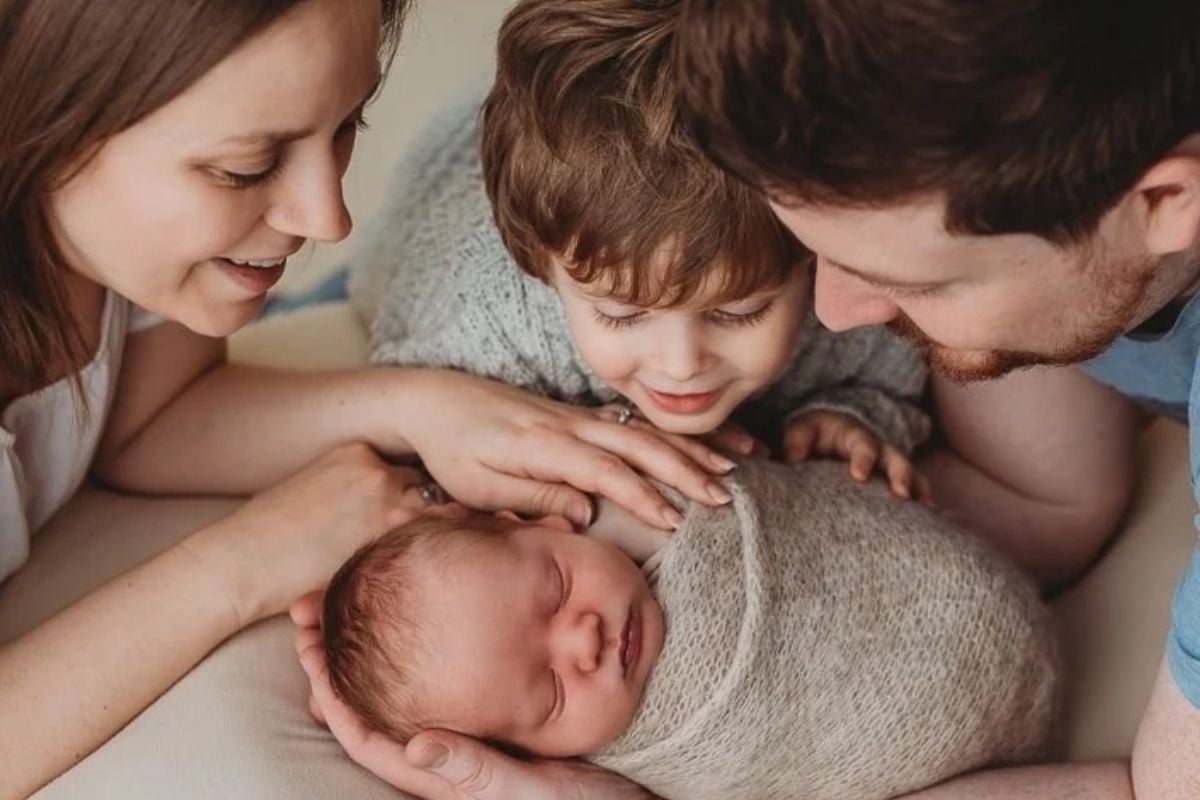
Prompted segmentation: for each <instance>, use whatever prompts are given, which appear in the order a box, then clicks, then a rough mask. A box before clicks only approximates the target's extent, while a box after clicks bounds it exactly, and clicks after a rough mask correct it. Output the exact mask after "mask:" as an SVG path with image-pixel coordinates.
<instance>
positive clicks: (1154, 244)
mask: <svg viewBox="0 0 1200 800" xmlns="http://www.w3.org/2000/svg"><path fill="white" fill-rule="evenodd" d="M1134 194H1135V200H1136V202H1137V203H1138V204H1139V210H1140V213H1142V214H1143V215H1144V230H1145V235H1146V248H1147V250H1148V252H1149V253H1150V254H1151V255H1156V256H1166V255H1170V254H1171V253H1179V252H1183V251H1185V250H1190V249H1191V248H1192V247H1194V246H1195V244H1196V241H1197V239H1200V149H1197V148H1196V147H1193V148H1191V149H1190V150H1180V151H1176V152H1174V153H1172V154H1171V155H1169V156H1167V157H1166V158H1164V159H1163V160H1162V161H1159V162H1158V163H1157V164H1155V165H1154V166H1153V167H1151V168H1150V169H1149V170H1148V171H1147V172H1146V174H1145V175H1143V176H1142V179H1141V180H1140V181H1138V183H1137V186H1135V187H1134Z"/></svg>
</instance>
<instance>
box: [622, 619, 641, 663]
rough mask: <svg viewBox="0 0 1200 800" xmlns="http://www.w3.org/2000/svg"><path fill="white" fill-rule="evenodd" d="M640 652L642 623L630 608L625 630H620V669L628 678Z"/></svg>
mask: <svg viewBox="0 0 1200 800" xmlns="http://www.w3.org/2000/svg"><path fill="white" fill-rule="evenodd" d="M641 652H642V623H641V620H639V619H638V618H637V615H636V614H635V613H634V611H633V609H632V608H631V609H630V610H629V618H628V619H627V620H625V630H623V631H621V670H622V674H624V675H625V677H627V678H628V677H629V674H630V673H631V672H632V671H633V667H634V666H635V665H636V664H637V660H638V656H639V655H641Z"/></svg>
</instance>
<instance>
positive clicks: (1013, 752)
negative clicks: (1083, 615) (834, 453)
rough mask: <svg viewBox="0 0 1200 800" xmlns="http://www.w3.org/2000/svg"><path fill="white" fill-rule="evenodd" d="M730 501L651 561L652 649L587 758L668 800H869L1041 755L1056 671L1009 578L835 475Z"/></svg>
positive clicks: (1045, 621) (1002, 567)
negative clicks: (641, 682)
mask: <svg viewBox="0 0 1200 800" xmlns="http://www.w3.org/2000/svg"><path fill="white" fill-rule="evenodd" d="M730 489H731V491H732V493H733V495H734V502H733V503H732V505H731V506H728V507H725V508H723V509H720V510H715V511H714V510H709V509H703V508H700V507H698V506H696V505H693V506H691V507H690V508H689V509H688V510H687V512H686V514H685V521H684V524H683V526H682V528H680V529H679V530H678V531H677V532H676V533H675V534H673V535H672V537H671V540H670V542H669V544H668V545H667V546H666V548H664V550H663V551H661V552H660V553H659V554H658V555H656V556H655V557H654V558H653V559H652V560H651V561H650V562H648V563H647V565H646V570H647V573H648V575H649V577H650V580H651V583H652V585H653V586H654V589H655V593H656V595H657V596H658V598H659V601H660V602H661V604H662V606H663V609H664V612H665V615H666V625H667V631H666V639H665V643H664V647H663V650H662V653H661V655H660V658H659V661H658V663H657V665H656V666H655V668H654V671H653V672H652V674H651V677H650V681H649V683H648V685H647V690H646V694H645V697H644V700H643V703H642V705H641V707H640V708H639V711H638V714H637V716H636V718H635V719H634V721H633V723H632V725H631V726H630V728H629V729H628V730H627V731H626V732H625V733H624V734H623V735H622V736H621V738H620V739H619V740H617V741H616V742H614V743H613V744H612V745H610V746H609V747H608V748H606V750H605V751H604V752H603V753H601V754H599V755H596V756H593V757H592V758H591V759H590V760H592V761H594V762H595V763H596V764H599V765H601V766H603V767H606V768H608V769H611V770H614V771H616V772H619V773H621V774H623V775H626V776H627V777H629V778H631V779H633V780H635V781H637V782H638V783H641V784H642V785H644V786H646V787H647V788H648V789H650V790H651V791H653V792H655V793H656V794H658V795H660V796H662V797H664V798H667V800H709V799H711V800H728V799H729V798H772V800H790V799H791V798H794V799H795V800H884V798H891V797H894V796H896V795H900V794H905V793H908V792H911V791H915V790H917V789H920V788H923V787H926V786H930V785H932V784H935V783H938V782H940V781H942V780H945V779H946V778H949V777H951V776H953V775H957V774H960V773H962V772H966V771H970V770H973V769H976V768H979V767H983V766H986V765H992V764H1007V763H1015V762H1022V761H1028V760H1032V759H1035V758H1036V757H1038V756H1039V755H1040V754H1041V753H1042V751H1043V748H1044V747H1045V746H1046V745H1047V740H1048V737H1049V732H1050V728H1051V723H1052V720H1053V717H1054V716H1055V710H1056V706H1057V677H1058V659H1057V656H1056V649H1055V640H1054V637H1053V632H1052V628H1051V624H1050V619H1049V614H1048V611H1047V609H1046V608H1045V606H1044V605H1043V604H1042V603H1041V601H1040V600H1039V597H1038V595H1037V592H1036V591H1035V590H1034V588H1033V586H1032V585H1031V584H1030V582H1029V581H1028V580H1027V579H1026V578H1024V577H1023V576H1022V575H1021V573H1019V572H1018V571H1017V569H1016V568H1015V567H1013V566H1011V565H1010V564H1009V563H1007V562H1006V561H1005V560H1003V559H1002V558H1000V557H999V556H998V555H996V554H994V553H993V552H992V551H991V550H989V549H988V548H987V547H986V546H985V545H984V543H983V542H981V541H980V540H978V539H976V538H974V537H972V536H970V535H968V534H965V533H963V532H962V531H961V530H958V529H956V528H955V527H954V526H953V525H951V524H950V523H948V522H947V521H945V520H944V519H943V518H941V517H940V516H939V515H937V514H936V513H934V512H931V511H929V510H928V509H926V508H924V507H922V506H920V505H918V504H916V503H911V502H902V501H899V500H896V499H895V498H893V497H891V496H890V495H889V494H888V492H887V490H886V488H884V487H883V486H882V485H879V484H868V485H861V484H856V483H854V482H852V481H850V480H849V479H848V478H847V476H846V475H845V466H844V465H842V464H831V463H828V462H817V463H812V464H809V465H805V466H801V467H800V468H798V469H795V468H789V467H785V466H782V465H779V464H774V463H767V462H752V463H746V464H744V465H743V466H741V467H740V468H739V470H738V471H737V472H736V473H735V478H734V479H733V480H731V481H730Z"/></svg>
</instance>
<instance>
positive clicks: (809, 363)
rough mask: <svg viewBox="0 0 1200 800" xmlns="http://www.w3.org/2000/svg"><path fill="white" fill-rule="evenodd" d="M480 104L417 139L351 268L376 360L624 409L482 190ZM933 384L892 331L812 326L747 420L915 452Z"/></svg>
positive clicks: (460, 109) (450, 115)
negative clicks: (500, 226)
mask: <svg viewBox="0 0 1200 800" xmlns="http://www.w3.org/2000/svg"><path fill="white" fill-rule="evenodd" d="M478 104H479V98H477V97H474V98H472V99H471V100H470V101H468V102H466V103H465V104H462V105H459V106H456V107H454V108H452V109H450V110H449V111H447V112H444V113H443V114H442V115H440V116H439V117H438V118H437V119H436V120H435V121H434V123H433V124H432V125H431V126H430V127H429V129H428V130H426V131H425V133H424V134H422V135H421V136H419V138H418V141H417V144H416V145H415V147H414V148H413V150H412V151H411V152H410V153H409V154H408V156H407V157H406V158H405V159H403V160H402V161H401V164H400V167H399V169H398V171H397V173H396V177H395V179H394V181H393V184H392V186H391V189H390V191H389V192H388V196H387V199H386V201H385V204H384V207H383V209H382V211H381V212H380V214H379V215H378V216H377V217H376V218H375V219H374V220H373V221H372V223H371V225H370V227H369V228H368V230H367V232H366V236H365V244H364V245H363V246H362V248H361V249H360V250H359V251H358V252H357V254H356V256H355V257H354V259H353V261H352V262H351V264H350V282H349V291H350V299H351V303H352V304H353V305H354V307H355V308H356V309H357V310H358V312H359V314H360V315H362V317H363V319H364V321H365V322H366V323H367V324H368V325H370V328H371V359H372V361H373V362H375V363H377V364H396V365H404V366H432V367H450V368H454V369H460V370H463V371H466V372H470V373H472V374H475V375H480V376H483V377H487V378H493V379H496V380H500V381H503V382H505V383H508V384H511V385H514V386H520V387H522V388H525V389H528V390H530V391H533V392H536V393H538V394H541V395H544V396H547V397H552V398H555V399H558V400H567V401H571V402H575V403H581V404H585V405H599V404H603V403H608V402H612V401H614V400H617V399H619V398H618V395H617V393H616V392H614V391H613V390H612V389H610V388H609V387H608V386H606V385H605V384H604V383H603V382H602V381H601V380H599V379H598V378H597V377H596V376H595V374H594V373H592V371H591V370H590V369H589V368H588V366H587V364H586V363H585V362H584V361H583V359H582V357H581V356H580V355H579V353H578V351H577V350H576V349H575V346H574V344H573V343H572V341H571V337H570V334H569V332H568V328H567V323H566V319H565V317H564V315H563V311H562V306H561V304H560V303H559V300H558V295H557V294H556V293H555V291H554V290H553V289H552V288H551V287H549V286H547V285H546V284H544V283H542V282H541V281H539V280H537V279H535V278H532V277H530V276H528V275H526V274H525V273H524V272H522V271H521V269H520V268H519V267H518V266H517V264H516V262H515V261H513V259H512V257H511V256H510V255H509V254H508V251H507V250H506V249H505V247H504V243H503V241H502V239H501V237H500V232H499V231H498V230H497V228H496V225H495V222H494V221H493V218H492V209H491V205H490V204H489V203H488V199H487V194H486V192H485V189H484V182H483V175H482V169H481V166H480V161H479V154H478V147H477V141H476V127H477V124H476V117H477V114H478ZM926 376H927V370H926V367H925V363H924V359H923V358H922V356H921V354H920V352H919V351H918V350H917V349H916V348H914V347H913V346H912V345H910V344H908V343H907V342H905V341H903V340H902V339H900V338H898V337H896V336H894V335H893V334H891V333H890V332H888V331H887V330H885V329H882V328H860V329H856V330H853V331H847V332H845V333H839V334H834V333H831V332H829V331H827V330H825V329H824V328H822V327H821V325H820V323H819V322H818V321H817V319H816V317H815V316H814V315H812V314H811V313H810V314H808V315H807V318H806V319H805V322H804V327H803V332H802V334H801V338H800V342H799V344H798V346H797V350H796V352H795V354H794V356H793V358H792V360H791V363H790V364H789V366H788V367H787V368H786V370H785V371H784V372H783V374H781V375H780V376H779V378H778V379H777V381H776V382H775V383H774V384H773V385H772V386H770V387H768V388H767V389H765V390H764V391H763V392H761V393H760V394H759V395H758V396H757V397H755V398H754V400H753V402H752V405H753V406H754V408H753V409H751V410H750V412H749V413H751V414H752V415H753V416H755V417H757V418H760V419H770V420H774V424H776V425H777V424H778V423H779V422H780V421H782V420H784V419H786V418H787V417H789V415H794V414H796V413H799V412H801V411H807V410H814V409H822V410H833V411H840V412H843V413H846V414H850V415H851V416H854V417H856V418H858V419H859V420H860V421H861V422H863V423H864V424H865V425H867V427H868V428H870V429H871V430H873V431H874V432H875V433H876V434H877V435H879V436H880V437H881V438H882V439H883V440H884V441H887V442H889V443H892V444H894V445H896V446H897V447H899V448H901V449H902V450H904V451H906V452H907V451H911V450H912V449H913V448H914V447H915V446H917V445H919V444H920V443H922V442H923V441H924V440H925V439H926V438H927V437H928V435H929V422H928V419H927V417H926V416H925V414H924V413H922V412H921V411H920V410H919V409H918V407H917V405H916V403H917V401H918V400H919V399H920V396H921V393H922V392H923V390H924V387H925V380H926Z"/></svg>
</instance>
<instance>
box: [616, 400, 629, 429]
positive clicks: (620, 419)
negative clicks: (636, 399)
mask: <svg viewBox="0 0 1200 800" xmlns="http://www.w3.org/2000/svg"><path fill="white" fill-rule="evenodd" d="M631 419H633V406H630V405H622V406H621V407H620V408H618V409H617V419H616V423H617V424H618V425H628V424H629V420H631Z"/></svg>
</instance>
